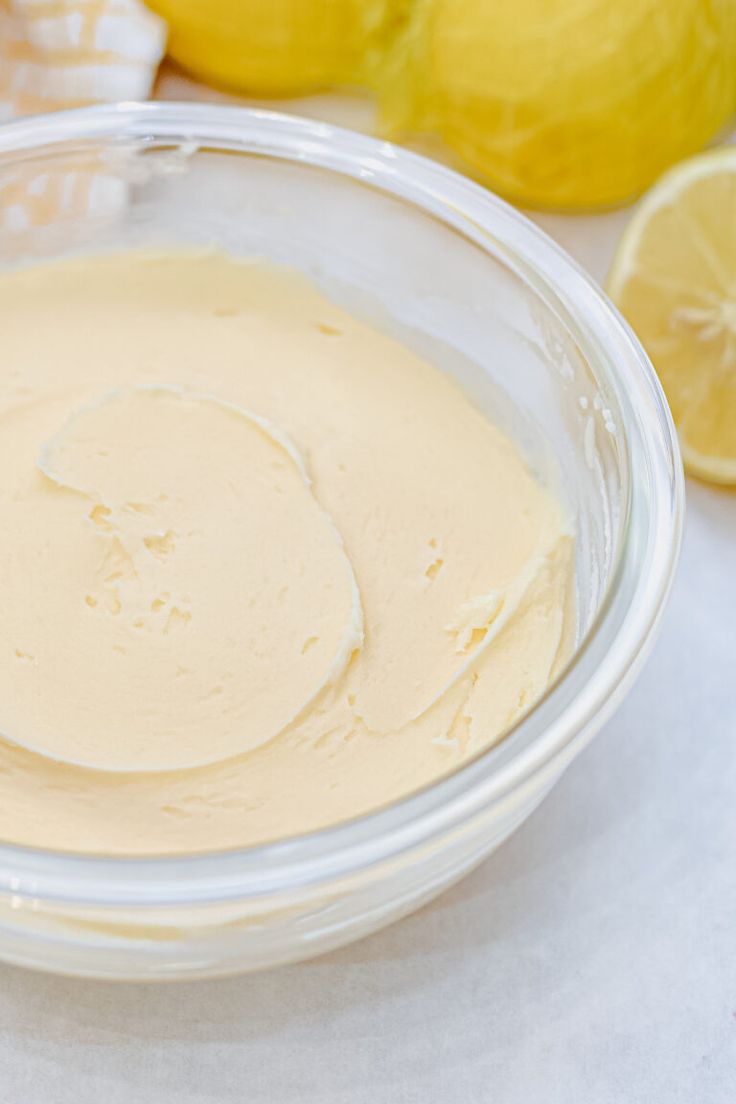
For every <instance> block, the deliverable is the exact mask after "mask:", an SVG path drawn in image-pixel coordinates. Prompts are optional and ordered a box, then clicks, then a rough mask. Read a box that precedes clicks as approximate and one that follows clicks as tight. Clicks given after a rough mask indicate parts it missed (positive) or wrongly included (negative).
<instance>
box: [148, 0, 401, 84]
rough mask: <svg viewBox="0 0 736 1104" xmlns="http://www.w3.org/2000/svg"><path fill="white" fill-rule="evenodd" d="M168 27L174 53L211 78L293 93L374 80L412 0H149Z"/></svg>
mask: <svg viewBox="0 0 736 1104" xmlns="http://www.w3.org/2000/svg"><path fill="white" fill-rule="evenodd" d="M149 4H150V7H151V8H153V10H154V11H156V12H157V13H158V14H159V15H161V16H163V18H164V19H165V20H166V21H167V23H168V25H169V45H168V52H169V54H170V56H171V57H173V58H174V60H175V61H177V62H178V63H179V64H180V65H181V66H182V68H184V69H186V70H187V71H188V72H189V73H191V74H193V75H194V76H196V77H200V78H201V79H203V80H205V81H208V82H209V83H210V84H214V85H218V86H220V87H223V88H230V89H233V90H236V91H240V92H246V93H253V94H256V95H269V96H278V95H293V94H296V93H300V92H306V91H309V90H310V89H315V88H320V87H325V86H330V85H335V84H349V85H357V84H370V83H371V75H372V73H373V71H374V68H375V60H376V58H377V57H379V56H380V55H381V54H382V51H383V49H384V45H385V43H386V42H387V41H388V40H389V39H390V37H391V36H392V33H393V29H394V27H395V26H396V25H397V24H398V23H400V22H402V21H404V18H405V13H406V11H407V9H408V6H409V0H149Z"/></svg>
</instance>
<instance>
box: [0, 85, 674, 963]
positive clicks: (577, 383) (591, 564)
mask: <svg viewBox="0 0 736 1104" xmlns="http://www.w3.org/2000/svg"><path fill="white" fill-rule="evenodd" d="M160 244H169V245H170V244H178V245H182V244H189V245H192V244H195V245H208V246H209V245H219V246H221V247H223V248H225V249H227V250H230V251H232V252H236V253H241V254H246V255H249V256H253V255H256V256H263V257H267V258H270V259H272V260H274V261H277V262H284V263H288V264H290V265H295V266H296V267H298V268H300V269H302V270H303V271H304V272H306V273H307V274H308V275H309V276H310V278H311V279H312V280H314V281H316V282H317V283H318V284H320V285H322V286H323V288H324V289H325V290H326V291H327V292H328V294H330V295H331V296H332V297H333V298H335V299H337V300H339V301H340V302H341V303H342V304H344V305H346V306H347V307H348V308H349V309H350V310H352V311H354V312H355V313H358V314H361V315H363V316H367V317H373V318H376V319H379V320H380V325H382V326H384V327H388V328H389V329H391V330H394V331H395V332H396V333H397V334H399V335H400V336H401V338H402V340H404V341H405V342H407V343H409V344H411V345H413V346H414V347H415V348H417V349H418V350H420V351H422V352H423V353H424V354H425V355H426V356H428V357H430V358H431V359H433V360H434V361H435V362H436V363H438V364H440V366H441V367H442V368H443V369H444V370H445V371H447V372H449V373H451V374H452V375H454V376H456V377H457V378H458V379H459V381H460V382H461V384H462V386H463V387H464V388H465V389H466V390H467V391H468V392H469V393H470V394H471V396H472V397H473V398H474V400H475V401H476V402H477V403H478V405H479V406H480V407H481V408H483V409H484V410H486V411H487V412H488V413H489V414H490V415H491V416H492V417H493V418H495V419H496V420H497V421H499V422H500V423H501V424H502V425H503V426H505V427H506V428H507V429H508V430H509V431H510V432H511V433H513V434H514V435H515V436H516V437H517V439H518V440H519V441H520V443H521V445H522V447H523V448H524V449H525V451H526V453H527V455H528V456H529V459H530V463H531V464H532V465H535V466H537V467H538V469H539V471H540V473H544V472H549V471H550V470H551V468H555V469H556V471H557V473H558V482H559V490H560V492H561V493H562V494H563V495H564V497H565V500H566V502H567V504H568V508H569V511H570V514H571V516H572V518H573V519H574V522H575V526H576V541H577V600H578V617H579V631H578V646H577V650H576V653H575V656H574V659H573V660H572V662H571V663H570V665H569V666H568V668H567V670H566V671H565V672H564V674H563V676H562V677H561V678H560V679H559V680H558V682H557V683H556V685H555V686H554V687H552V688H551V689H550V690H549V691H548V693H547V694H546V695H545V697H544V698H543V699H542V700H541V701H539V702H538V703H537V704H536V706H535V707H534V708H533V709H532V710H531V712H530V713H529V714H528V715H527V716H526V717H525V718H524V719H523V720H522V721H521V722H520V723H519V724H517V725H516V726H515V728H514V729H513V730H512V731H511V732H509V734H508V735H507V736H506V737H505V739H504V740H503V741H502V742H501V743H500V744H498V745H497V746H496V747H494V748H491V749H489V750H488V751H486V752H485V753H484V754H482V755H480V756H478V757H477V758H476V759H475V760H474V761H471V762H469V763H467V764H466V765H465V766H463V767H462V768H460V769H458V770H457V771H456V772H455V773H453V774H452V775H450V776H449V777H446V778H444V779H443V780H441V781H439V782H437V783H436V784H434V785H432V786H430V787H428V788H426V789H424V790H422V791H421V792H418V793H415V794H413V795H411V796H409V797H407V798H406V799H404V800H402V801H400V802H397V803H395V804H392V805H390V806H388V807H386V808H383V809H380V810H379V811H377V812H375V813H373V814H371V815H369V816H364V817H361V818H358V819H355V820H353V821H351V822H349V823H345V824H342V825H339V826H338V827H335V828H332V829H329V830H326V831H322V832H318V833H315V834H312V835H305V836H301V837H298V838H292V839H285V840H282V841H280V842H278V843H274V844H270V845H266V846H259V847H254V848H249V849H245V850H239V851H234V852H227V853H217V854H207V855H199V856H192V857H177V858H152V859H133V858H131V859H125V858H116V859H112V858H95V857H91V856H82V855H71V854H65V853H61V852H58V851H51V850H48V851H40V850H32V849H28V848H23V847H17V846H11V845H6V846H0V957H2V958H4V959H6V960H8V961H12V962H16V963H22V964H26V965H30V966H36V967H41V968H44V969H48V970H56V971H60V972H65V973H74V974H82V975H91V976H95V977H106V978H131V979H133V978H143V979H149V980H150V979H156V978H184V977H197V976H211V975H217V974H224V973H230V972H235V971H240V970H251V969H256V968H260V967H265V966H271V965H274V964H277V963H281V962H286V961H290V960H294V959H299V958H303V957H307V956H309V955H314V954H317V953H318V952H321V951H324V950H326V949H328V948H330V947H334V946H337V945H339V944H342V943H345V942H348V941H349V940H352V939H356V938H358V937H359V936H362V935H365V934H367V933H368V932H370V931H373V930H374V929H376V928H379V927H380V926H382V925H383V924H386V923H388V922H389V921H391V920H394V919H396V918H397V917H399V916H401V915H402V914H404V913H407V912H409V911H410V910H412V909H415V908H417V907H418V906H419V905H421V904H422V903H423V902H425V901H427V900H429V899H430V898H431V897H433V896H434V895H435V894H437V893H439V892H440V891H441V890H442V889H443V888H445V887H446V886H447V885H448V884H450V883H451V882H453V881H455V880H456V879H457V878H459V877H460V876H461V875H462V874H464V873H465V872H467V871H468V870H469V869H470V868H471V867H473V866H474V865H475V864H476V863H478V862H479V861H480V860H481V859H482V858H483V857H484V856H486V855H487V854H488V853H489V852H490V851H492V850H493V849H494V848H495V847H497V846H498V845H499V844H500V843H501V842H502V840H504V839H505V838H506V837H507V836H508V835H509V833H511V832H512V831H513V830H514V829H515V828H516V827H517V826H518V825H519V824H520V823H521V822H522V821H523V820H524V819H525V818H526V817H527V816H529V814H530V812H531V811H532V810H533V809H534V807H535V806H536V805H537V804H538V803H539V801H540V800H541V799H542V797H544V795H545V794H546V793H547V791H548V790H549V789H550V787H551V786H552V784H553V783H554V782H555V781H556V779H558V778H559V777H560V774H561V773H562V771H563V770H564V769H565V767H566V766H567V765H568V764H569V763H570V761H571V759H572V758H573V756H575V755H576V754H577V753H578V752H579V751H580V750H581V748H582V747H583V746H584V744H585V743H586V741H587V740H589V739H590V738H591V736H592V735H593V733H594V732H595V731H596V730H597V729H598V728H599V726H600V725H601V724H602V722H603V721H604V720H605V718H606V717H607V716H608V715H609V714H610V712H611V711H612V709H613V708H614V706H615V705H616V703H617V702H619V701H620V699H621V697H622V695H623V694H624V693H625V691H626V690H627V689H628V688H629V686H630V685H631V682H632V680H633V678H634V676H635V674H636V673H637V672H638V670H639V668H640V667H641V664H642V661H643V658H644V656H645V654H646V652H647V651H648V649H649V646H650V644H651V641H652V635H653V632H654V629H655V627H656V625H657V623H658V621H659V618H660V614H661V612H662V608H663V604H664V602H665V599H666V596H667V592H668V589H669V586H670V582H671V580H672V575H673V571H674V567H675V562H676V559H677V552H678V546H679V539H680V530H681V522H682V510H683V483H682V475H681V466H680V460H679V455H678V449H677V443H676V438H675V434H674V430H673V427H672V423H671V420H670V415H669V412H668V409H667V405H666V403H665V400H664V398H663V395H662V392H661V390H660V388H659V385H658V383H657V380H656V377H655V375H654V372H653V370H652V368H651V365H650V364H649V361H648V360H647V358H646V356H645V354H644V352H643V351H642V349H641V347H640V346H639V344H638V343H637V341H636V339H635V338H634V336H633V335H632V333H631V331H630V330H629V329H628V327H627V326H626V324H625V323H624V322H623V321H622V319H621V318H620V317H619V315H618V314H617V313H616V311H615V309H614V308H613V307H612V306H611V304H610V303H609V302H608V301H607V300H606V298H605V297H604V295H602V293H601V292H600V291H599V290H598V288H597V287H596V286H595V285H594V284H593V283H592V282H591V281H590V280H589V279H588V278H587V277H586V276H585V275H584V273H583V272H582V271H581V270H580V269H579V268H578V267H577V266H576V265H575V264H574V263H573V262H572V261H571V260H570V259H569V258H568V257H567V256H565V254H564V253H563V252H562V251H561V250H560V249H558V248H557V247H556V246H555V245H554V244H553V243H552V242H551V241H550V240H549V239H548V238H547V237H545V235H544V234H542V233H541V232H540V231H539V230H537V229H536V228H535V227H534V226H532V225H531V223H529V222H528V221H527V220H526V219H525V218H523V217H522V216H521V215H519V214H518V213H517V212H516V211H514V210H513V209H512V208H511V207H509V206H507V205H506V204H504V203H502V202H501V201H500V200H498V199H496V198H495V197H494V196H492V195H490V194H489V193H488V192H486V191H484V190H483V189H482V188H480V187H478V186H476V185H475V184H473V183H471V182H469V181H468V180H465V179H463V178H462V177H460V176H458V175H456V174H455V173H453V172H450V171H449V170H447V169H445V168H443V167H441V166H439V165H436V164H433V163H432V162H430V161H427V160H424V159H422V158H420V157H417V156H415V155H413V154H411V153H408V152H405V151H403V150H400V149H397V148H395V147H393V146H391V145H388V144H386V143H382V142H378V141H375V140H372V139H370V138H365V137H362V136H359V135H357V134H352V133H350V132H347V131H341V130H337V129H335V128H333V127H330V126H326V125H323V124H320V123H315V122H309V121H306V120H303V119H295V118H290V117H288V116H283V115H274V114H270V113H268V112H262V111H246V110H240V109H236V108H227V107H212V106H207V105H188V104H144V105H134V104H121V105H116V106H111V107H102V108H92V109H87V110H82V111H75V112H68V113H64V114H58V115H54V116H45V117H37V118H32V119H26V120H21V121H20V122H17V123H13V124H10V125H7V126H4V127H0V264H1V265H3V266H4V267H8V266H13V265H18V264H27V263H33V262H35V261H39V260H44V259H47V258H50V257H56V256H60V255H63V254H67V253H71V252H79V251H83V250H90V249H92V250H106V249H112V248H120V247H126V248H128V247H135V246H143V245H160ZM52 340H53V337H52V335H49V342H50V343H51V342H52ZM1 349H2V335H1V334H0V351H1ZM550 458H552V459H553V461H554V464H552V465H550Z"/></svg>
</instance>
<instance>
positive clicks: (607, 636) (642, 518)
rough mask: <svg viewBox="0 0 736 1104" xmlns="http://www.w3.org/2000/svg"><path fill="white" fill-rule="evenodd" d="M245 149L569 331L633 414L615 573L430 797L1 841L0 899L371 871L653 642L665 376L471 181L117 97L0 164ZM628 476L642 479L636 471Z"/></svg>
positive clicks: (18, 142) (369, 146) (222, 110)
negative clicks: (494, 739) (377, 207)
mask: <svg viewBox="0 0 736 1104" xmlns="http://www.w3.org/2000/svg"><path fill="white" fill-rule="evenodd" d="M99 142H105V143H109V144H116V143H117V144H120V143H122V144H125V143H128V144H129V143H131V142H133V143H136V144H139V143H143V144H144V146H145V144H148V145H149V146H150V147H152V148H159V147H161V146H164V147H166V146H168V145H172V146H180V147H182V148H185V149H186V148H190V149H191V150H194V149H204V150H210V151H212V150H217V149H223V150H228V151H236V152H237V151H240V152H241V153H244V154H246V155H261V156H266V157H271V158H276V159H280V160H286V161H292V162H301V163H303V164H307V165H310V166H316V167H318V168H322V169H324V170H327V171H330V172H333V173H337V174H340V175H342V176H343V177H347V178H352V179H353V180H355V181H357V182H360V183H363V184H368V185H370V186H372V187H374V188H375V189H377V190H378V191H381V192H383V193H385V194H388V195H392V196H394V197H396V198H399V199H403V200H405V201H406V202H409V203H411V204H413V205H414V207H415V208H416V209H418V210H419V211H421V212H423V213H424V214H425V215H429V216H432V217H434V218H437V219H439V220H441V221H442V222H443V223H444V224H445V225H448V226H450V227H451V228H453V229H455V230H456V231H457V232H459V233H460V234H462V235H464V236H465V237H466V238H469V239H470V240H471V241H473V242H474V243H475V244H476V245H479V246H480V247H481V248H482V249H485V251H486V252H487V253H491V254H492V255H493V256H494V257H495V258H496V259H500V260H502V261H503V262H504V263H505V264H506V265H507V266H508V267H509V268H511V269H512V270H513V271H515V272H517V273H518V274H520V275H521V276H522V278H523V279H524V280H525V281H526V282H527V284H529V285H531V287H532V290H533V291H535V292H536V293H537V294H538V295H541V296H542V297H543V298H544V299H545V301H546V304H547V305H548V306H550V307H551V309H553V310H554V311H555V313H556V314H557V315H558V317H559V318H560V319H561V320H562V321H563V322H564V324H565V325H566V326H567V327H568V328H569V329H570V330H572V332H573V333H574V334H575V337H576V340H577V342H578V345H579V346H580V348H581V350H582V352H583V353H584V355H585V356H586V360H588V361H589V362H590V363H591V364H592V365H594V367H595V370H596V375H597V376H598V377H599V378H600V376H601V373H602V376H603V378H604V379H605V381H606V384H607V385H609V386H610V387H611V388H612V390H613V392H614V393H615V395H616V398H617V401H618V402H619V404H620V407H621V411H622V414H623V428H624V434H623V438H624V441H623V443H624V446H625V448H624V452H625V453H627V454H628V456H627V457H625V460H626V463H625V465H624V468H625V480H626V482H625V502H624V511H623V514H624V516H623V521H622V526H621V537H620V541H619V547H618V550H617V554H616V558H615V562H614V567H613V569H612V572H611V578H610V580H609V582H608V585H607V588H606V592H605V594H604V597H603V600H602V602H601V604H600V607H599V609H598V611H597V613H596V615H595V618H594V621H593V624H592V625H591V626H590V628H589V629H588V631H587V633H586V636H585V638H584V639H583V641H582V642H581V644H580V645H579V647H578V649H577V650H576V652H575V654H574V656H573V658H572V659H571V661H570V663H569V664H568V666H567V667H566V668H565V670H564V671H563V672H562V674H561V675H560V677H559V678H558V679H557V680H556V681H555V683H554V684H553V685H552V686H551V687H550V688H548V690H547V691H546V692H545V694H544V695H543V696H542V698H541V699H539V700H538V701H537V702H536V704H535V705H534V706H533V708H532V709H531V710H530V711H529V713H527V714H526V715H525V716H524V717H523V718H522V719H521V720H520V721H518V722H517V723H516V724H515V725H514V726H513V727H512V728H511V729H510V730H509V732H507V733H506V735H505V736H504V738H503V739H502V740H501V741H500V743H498V744H496V745H495V746H494V747H491V748H488V749H486V750H485V751H483V752H481V753H479V754H478V755H477V756H476V757H474V758H473V759H471V760H470V761H468V762H466V763H464V764H462V765H461V766H459V767H457V768H456V769H455V770H454V771H453V772H452V773H451V774H449V775H446V776H443V777H442V778H441V779H439V780H438V781H436V782H433V783H430V784H429V785H427V786H425V787H424V788H422V789H420V790H419V791H415V792H412V793H411V794H409V795H408V796H406V797H403V798H400V799H399V800H397V801H394V802H392V803H390V804H388V805H386V806H385V807H382V808H380V809H378V810H375V811H372V812H369V813H367V814H364V815H361V816H359V817H356V818H354V819H353V820H350V821H345V822H341V823H339V824H337V825H335V826H333V827H328V828H324V829H321V830H319V831H316V832H310V833H306V834H304V835H300V836H294V837H289V838H286V839H282V840H277V841H276V842H272V843H264V844H258V845H255V846H250V847H245V848H235V849H230V850H227V851H217V852H205V853H198V854H187V855H174V856H172V855H163V856H157V855H147V856H145V857H139V856H136V857H127V856H98V855H90V854H82V853H73V852H68V851H52V850H45V849H41V848H35V847H25V846H23V845H18V844H12V843H3V844H0V891H4V892H6V893H10V894H14V895H18V896H23V895H31V896H33V897H35V898H37V899H44V900H49V901H57V902H73V903H77V904H78V903H86V904H89V905H99V906H106V907H107V906H136V907H138V906H140V907H147V906H157V907H160V906H174V905H189V906H191V905H194V904H198V903H203V904H204V903H214V902H224V901H232V900H239V901H242V900H243V899H246V898H250V897H253V898H258V897H264V896H266V895H271V894H278V893H280V892H293V891H294V890H295V889H296V888H298V887H302V888H305V887H312V886H315V885H320V886H324V885H325V884H326V883H332V882H335V881H337V880H339V879H340V878H344V877H354V876H355V875H356V874H357V873H359V872H360V871H366V870H368V869H369V868H376V867H377V866H378V865H380V864H383V863H384V862H387V861H393V860H396V859H397V858H399V857H400V856H401V855H402V854H404V853H405V852H407V851H411V850H413V849H414V848H416V847H418V846H422V845H426V844H428V843H430V842H431V841H432V840H433V839H437V838H438V837H441V836H442V835H444V834H446V833H448V832H450V831H451V830H453V829H455V828H458V827H459V826H461V825H462V824H463V823H465V822H466V821H468V820H470V819H471V818H473V817H475V816H478V815H482V814H483V813H485V812H487V811H488V810H489V809H490V808H491V807H492V806H493V805H494V804H495V803H497V802H500V801H502V800H503V799H504V798H506V797H507V796H509V795H510V794H511V793H512V792H514V791H515V790H518V789H519V788H520V787H523V786H524V785H525V784H526V783H527V782H529V781H530V780H531V779H532V778H534V777H537V776H540V775H543V774H544V772H545V771H547V772H549V774H550V779H549V780H550V783H551V781H552V773H553V772H552V771H551V768H552V766H553V765H554V771H559V770H561V769H562V766H564V765H566V763H567V762H569V761H570V760H571V759H572V757H573V755H574V754H575V752H576V751H577V750H578V749H579V748H580V747H581V746H582V744H583V743H584V742H585V740H586V739H587V738H589V737H590V736H591V735H592V734H593V731H594V730H595V729H597V728H598V727H600V725H601V724H602V723H603V721H604V720H605V718H606V717H607V716H608V715H609V714H610V713H611V712H612V711H613V709H614V708H615V706H616V704H617V703H618V701H619V700H620V698H621V697H622V696H623V694H624V693H625V691H626V690H627V689H628V687H629V685H630V683H631V682H632V681H633V678H634V677H635V675H636V674H637V673H638V671H639V669H640V667H641V665H642V663H643V660H644V658H645V657H646V655H647V654H648V651H649V648H650V647H651V644H652V642H653V637H654V632H655V629H656V627H657V625H658V623H659V621H660V618H661V614H662V611H663V608H664V604H665V601H666V598H667V595H668V593H669V590H670V587H671V584H672V580H673V576H674V572H675V567H676V563H677V558H678V553H679V547H680V541H681V534H682V524H683V514H684V478H683V472H682V464H681V461H680V455H679V448H678V443H677V435H676V432H675V428H674V425H673V422H672V418H671V415H670V412H669V408H668V406H667V402H666V400H665V398H664V394H663V392H662V389H661V387H660V385H659V382H658V379H657V377H656V374H655V372H654V369H653V367H652V365H651V363H650V362H649V360H648V358H647V356H646V354H645V352H644V350H643V348H642V347H641V345H640V344H639V342H638V340H637V339H636V337H635V336H634V334H633V332H632V331H631V329H630V327H629V326H628V324H627V323H626V322H625V321H624V319H623V318H622V317H621V315H620V314H619V312H618V311H617V310H616V308H615V307H614V306H613V304H612V303H611V302H610V301H609V300H608V299H607V297H606V296H605V294H604V293H603V291H602V290H601V289H600V288H599V287H598V286H597V284H596V283H595V282H594V281H593V280H592V278H591V277H589V276H588V275H587V274H586V273H585V272H584V271H583V269H582V268H581V267H580V266H579V265H578V264H577V263H576V262H575V261H574V260H572V258H570V257H569V256H568V255H567V254H566V253H565V252H564V251H563V250H562V249H561V248H560V247H559V246H558V245H557V244H556V243H555V242H553V241H552V239H551V238H549V237H548V236H547V235H546V234H545V233H544V232H543V231H542V230H541V229H539V228H538V227H537V226H535V225H534V224H533V223H532V222H531V221H530V220H529V219H527V218H526V217H525V216H524V215H522V214H520V212H519V211H517V210H516V209H515V208H513V207H511V206H510V205H509V204H508V203H506V202H505V201H504V200H502V199H500V198H499V197H498V196H496V195H494V194H493V193H491V192H489V191H488V190H486V189H485V188H483V187H481V186H480V185H478V184H476V183H474V182H473V181H471V180H469V179H467V178H465V177H463V176H461V175H460V174H458V173H456V172H454V171H453V170H452V169H449V168H446V167H445V166H443V165H440V164H438V163H436V162H434V161H431V160H429V159H428V158H425V157H423V156H420V155H418V154H415V153H412V152H410V151H408V150H405V149H402V148H399V147H397V146H394V145H393V144H391V143H389V142H385V141H382V140H380V139H376V138H372V137H368V136H365V135H362V134H358V133H356V132H353V131H350V130H346V129H343V128H340V127H335V126H332V125H330V124H327V123H322V122H316V121H312V120H309V119H305V118H299V117H296V116H291V115H287V114H282V113H277V112H273V111H266V110H261V109H256V108H242V107H231V106H221V105H210V104H203V103H186V102H181V103H180V102H176V103H174V102H170V103H158V102H155V101H151V102H147V103H117V104H109V105H102V106H96V107H88V108H77V109H74V110H72V111H63V112H57V113H54V114H52V115H39V116H32V117H27V118H23V119H20V120H17V121H15V122H11V123H6V124H3V125H2V126H0V170H2V169H3V168H5V167H6V166H7V165H9V164H13V163H17V162H19V161H20V162H22V160H23V159H24V156H23V155H24V154H28V155H30V156H38V155H41V154H43V155H48V154H50V153H52V152H53V151H54V148H55V147H64V149H69V147H70V145H72V147H73V144H74V143H79V144H81V145H87V146H88V145H89V144H90V143H99ZM634 473H636V476H635V477H634Z"/></svg>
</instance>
